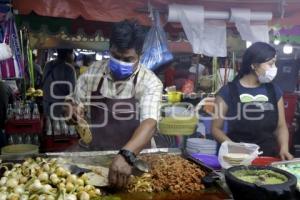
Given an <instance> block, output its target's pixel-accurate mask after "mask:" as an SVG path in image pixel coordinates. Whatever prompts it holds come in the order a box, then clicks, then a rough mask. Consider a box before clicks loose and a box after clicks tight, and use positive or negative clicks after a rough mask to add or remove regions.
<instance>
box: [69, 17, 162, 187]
mask: <svg viewBox="0 0 300 200" xmlns="http://www.w3.org/2000/svg"><path fill="white" fill-rule="evenodd" d="M144 35H145V34H144V31H143V29H142V28H141V26H139V25H138V24H137V23H136V22H133V21H128V20H125V21H122V22H119V23H116V24H115V25H114V26H113V28H112V33H111V37H110V58H109V59H108V60H102V61H99V62H96V63H94V64H93V65H92V66H90V67H89V69H88V70H87V72H86V73H84V74H82V75H81V76H80V78H79V80H78V82H77V85H76V88H75V92H74V95H73V98H74V99H73V101H72V103H71V105H72V108H73V109H67V111H69V113H68V114H70V115H72V119H73V121H75V123H76V121H78V119H80V118H84V119H86V120H87V121H88V122H89V127H90V130H91V133H92V140H91V142H90V143H88V144H87V143H84V142H79V149H77V150H81V151H82V150H87V151H94V150H119V154H118V155H117V156H116V157H115V159H114V160H113V162H112V164H111V166H110V171H109V181H110V183H111V184H112V185H116V186H119V187H124V186H126V184H127V182H128V178H129V175H130V174H131V171H132V166H133V165H134V161H135V158H136V155H137V154H139V152H140V151H141V150H142V149H144V148H149V147H150V140H151V138H152V137H153V134H154V132H155V130H156V125H157V121H158V118H159V107H160V100H161V95H162V88H163V86H162V83H161V81H160V80H159V79H158V78H157V77H156V76H155V74H154V73H152V72H151V71H150V70H148V69H147V68H146V67H144V66H142V65H141V64H140V63H139V60H140V56H141V53H142V47H143V42H144ZM82 104H83V106H82V107H84V108H86V110H87V112H86V114H85V116H83V115H82V109H78V108H81V106H80V105H82Z"/></svg>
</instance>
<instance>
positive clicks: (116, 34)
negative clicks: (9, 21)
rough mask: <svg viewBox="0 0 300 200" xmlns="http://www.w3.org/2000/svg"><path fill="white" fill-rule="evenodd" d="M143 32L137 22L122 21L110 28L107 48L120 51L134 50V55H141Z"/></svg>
mask: <svg viewBox="0 0 300 200" xmlns="http://www.w3.org/2000/svg"><path fill="white" fill-rule="evenodd" d="M144 40H145V31H144V29H143V27H142V26H141V25H139V24H138V23H137V21H132V20H124V21H121V22H117V23H115V24H114V25H113V27H112V32H111V36H110V41H109V47H112V46H114V47H116V48H117V49H118V50H120V51H124V50H127V49H132V48H134V49H135V51H136V53H137V54H138V55H140V54H141V53H142V49H143V44H144Z"/></svg>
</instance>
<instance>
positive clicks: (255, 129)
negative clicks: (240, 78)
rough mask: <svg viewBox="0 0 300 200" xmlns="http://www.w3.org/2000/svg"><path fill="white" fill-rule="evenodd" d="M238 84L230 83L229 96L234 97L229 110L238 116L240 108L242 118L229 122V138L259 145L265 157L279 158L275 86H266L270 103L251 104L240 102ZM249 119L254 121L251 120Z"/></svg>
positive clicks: (268, 84) (269, 84) (270, 84)
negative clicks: (276, 134)
mask: <svg viewBox="0 0 300 200" xmlns="http://www.w3.org/2000/svg"><path fill="white" fill-rule="evenodd" d="M237 84H239V83H238V82H236V81H234V82H230V83H229V95H230V96H231V97H232V101H231V102H230V105H228V108H229V109H232V110H230V111H231V112H228V113H233V116H237V112H238V107H239V108H240V115H239V116H240V118H236V119H234V120H228V125H229V126H228V127H229V130H228V134H227V136H228V137H229V138H230V139H231V140H232V141H234V142H245V143H254V144H257V145H259V146H260V150H261V151H263V155H264V156H278V147H277V146H278V145H277V140H276V136H275V133H274V132H275V130H276V128H277V125H278V107H277V100H276V95H275V89H274V86H273V84H272V83H267V84H265V87H266V90H267V96H268V98H269V101H268V102H250V103H242V102H241V101H240V97H239V95H240V93H239V89H238V85H237ZM248 109H256V111H255V112H254V110H252V111H251V112H249V111H247V110H248ZM232 111H233V112H232ZM243 113H244V114H243ZM262 114H263V115H262ZM231 117H232V116H231ZM249 117H250V118H251V119H253V120H249Z"/></svg>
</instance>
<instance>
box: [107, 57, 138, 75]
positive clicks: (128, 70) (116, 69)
mask: <svg viewBox="0 0 300 200" xmlns="http://www.w3.org/2000/svg"><path fill="white" fill-rule="evenodd" d="M134 64H135V63H134V62H133V63H128V62H123V61H120V60H117V59H115V58H114V57H110V59H109V68H110V71H111V73H112V75H113V77H114V78H115V79H116V80H122V79H126V78H128V77H129V76H131V75H132V74H133V68H134Z"/></svg>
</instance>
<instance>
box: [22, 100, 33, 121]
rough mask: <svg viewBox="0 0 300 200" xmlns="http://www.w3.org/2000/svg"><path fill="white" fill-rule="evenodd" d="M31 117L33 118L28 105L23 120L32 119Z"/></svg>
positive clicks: (25, 107)
mask: <svg viewBox="0 0 300 200" xmlns="http://www.w3.org/2000/svg"><path fill="white" fill-rule="evenodd" d="M30 117H31V112H30V106H29V104H28V103H27V104H26V105H25V106H24V110H23V118H24V119H30Z"/></svg>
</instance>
